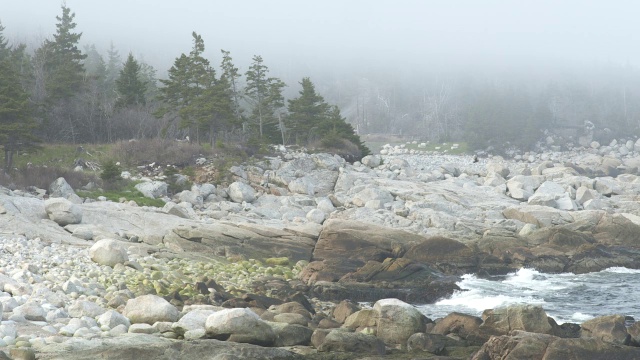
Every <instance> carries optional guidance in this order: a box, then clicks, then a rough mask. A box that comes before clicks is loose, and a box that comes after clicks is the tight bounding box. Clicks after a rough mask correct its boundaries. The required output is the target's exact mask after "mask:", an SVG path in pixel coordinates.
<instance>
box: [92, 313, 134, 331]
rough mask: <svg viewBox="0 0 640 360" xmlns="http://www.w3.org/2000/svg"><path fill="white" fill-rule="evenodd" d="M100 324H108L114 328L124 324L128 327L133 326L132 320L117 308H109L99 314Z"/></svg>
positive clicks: (110, 327)
mask: <svg viewBox="0 0 640 360" xmlns="http://www.w3.org/2000/svg"><path fill="white" fill-rule="evenodd" d="M97 321H98V325H100V326H107V327H109V329H114V328H115V327H116V326H118V325H124V326H125V327H126V328H127V329H128V328H129V326H131V322H130V321H129V319H127V318H126V317H125V316H124V315H122V314H120V313H119V312H117V311H115V310H108V311H106V312H104V313H102V314H101V315H100V316H98V319H97Z"/></svg>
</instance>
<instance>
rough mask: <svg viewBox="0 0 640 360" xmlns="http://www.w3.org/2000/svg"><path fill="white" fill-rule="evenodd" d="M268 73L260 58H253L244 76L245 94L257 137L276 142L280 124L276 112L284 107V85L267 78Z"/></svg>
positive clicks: (280, 81) (275, 79)
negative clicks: (255, 125)
mask: <svg viewBox="0 0 640 360" xmlns="http://www.w3.org/2000/svg"><path fill="white" fill-rule="evenodd" d="M268 72H269V69H268V68H267V66H266V65H264V63H263V60H262V57H261V56H259V55H256V56H254V57H253V63H252V64H251V66H250V67H249V70H248V71H247V72H246V74H245V75H246V77H247V86H246V88H245V93H246V95H247V97H248V99H249V100H250V102H251V105H252V113H251V120H253V122H254V123H255V124H257V126H258V135H259V136H260V138H261V139H263V140H264V139H267V140H269V141H271V142H277V141H278V138H279V137H280V133H281V131H280V130H281V129H279V127H280V124H281V122H280V121H278V115H277V114H276V111H277V110H278V109H280V108H282V107H283V106H284V97H283V96H282V89H283V88H284V87H285V86H286V85H285V83H284V82H282V80H280V79H278V78H273V77H267V73H268Z"/></svg>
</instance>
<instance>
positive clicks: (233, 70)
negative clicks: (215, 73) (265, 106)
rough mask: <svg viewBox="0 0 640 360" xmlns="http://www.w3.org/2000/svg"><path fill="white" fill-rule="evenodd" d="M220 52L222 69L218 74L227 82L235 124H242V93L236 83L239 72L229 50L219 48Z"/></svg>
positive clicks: (238, 78)
mask: <svg viewBox="0 0 640 360" xmlns="http://www.w3.org/2000/svg"><path fill="white" fill-rule="evenodd" d="M220 51H221V52H222V63H221V64H220V69H222V74H221V75H220V80H221V81H224V82H225V83H226V84H227V90H226V91H227V92H228V93H229V96H230V97H231V99H232V100H233V103H232V104H231V106H232V109H233V115H234V117H235V123H236V124H237V125H240V124H242V107H241V104H240V101H241V99H242V93H241V91H240V85H239V84H238V82H239V80H240V77H241V75H240V73H239V70H238V68H237V67H235V66H234V65H233V59H232V58H231V55H230V52H229V51H225V50H220Z"/></svg>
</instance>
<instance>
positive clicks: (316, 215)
mask: <svg viewBox="0 0 640 360" xmlns="http://www.w3.org/2000/svg"><path fill="white" fill-rule="evenodd" d="M325 217H326V215H325V213H324V212H322V211H320V210H318V209H313V210H311V211H309V212H308V213H307V216H306V218H307V220H309V221H311V222H314V223H316V224H322V223H323V222H324V219H325Z"/></svg>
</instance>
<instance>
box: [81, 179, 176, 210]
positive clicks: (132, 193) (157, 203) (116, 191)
mask: <svg viewBox="0 0 640 360" xmlns="http://www.w3.org/2000/svg"><path fill="white" fill-rule="evenodd" d="M136 184H137V183H136V182H133V181H127V182H122V183H121V184H120V186H119V187H117V188H112V189H108V190H106V191H105V190H101V189H98V190H92V191H84V190H80V191H76V193H77V194H78V196H81V197H84V198H89V199H97V198H98V197H100V196H104V197H105V198H107V200H110V201H113V202H120V201H122V200H124V201H135V203H136V204H138V206H153V207H163V206H164V204H165V203H164V201H162V200H161V199H152V198H148V197H145V196H144V195H142V193H140V192H139V191H138V190H137V189H136V188H135V185H136Z"/></svg>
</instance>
